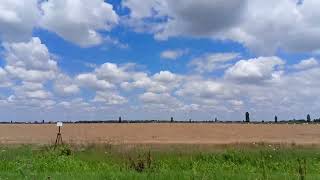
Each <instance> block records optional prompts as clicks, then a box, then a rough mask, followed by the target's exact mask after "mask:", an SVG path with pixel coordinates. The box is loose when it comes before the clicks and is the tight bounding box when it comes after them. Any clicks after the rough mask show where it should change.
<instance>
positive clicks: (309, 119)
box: [307, 114, 311, 122]
mask: <svg viewBox="0 0 320 180" xmlns="http://www.w3.org/2000/svg"><path fill="white" fill-rule="evenodd" d="M307 122H311V117H310V114H308V115H307Z"/></svg>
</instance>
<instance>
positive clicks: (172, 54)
mask: <svg viewBox="0 0 320 180" xmlns="http://www.w3.org/2000/svg"><path fill="white" fill-rule="evenodd" d="M186 53H188V50H181V49H177V50H166V51H163V52H161V54H160V56H161V58H163V59H171V60H175V59H178V58H179V57H181V56H183V55H185V54H186Z"/></svg>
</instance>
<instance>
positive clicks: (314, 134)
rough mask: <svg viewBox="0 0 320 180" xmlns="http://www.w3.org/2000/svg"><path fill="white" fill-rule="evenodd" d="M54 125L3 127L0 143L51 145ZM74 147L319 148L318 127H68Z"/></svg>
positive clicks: (65, 131) (65, 130) (64, 132)
mask: <svg viewBox="0 0 320 180" xmlns="http://www.w3.org/2000/svg"><path fill="white" fill-rule="evenodd" d="M56 133H57V127H56V125H55V124H33V125H31V124H30V125H26V124H21V125H17V124H7V125H0V144H50V143H54V141H55V138H56ZM62 137H63V140H64V142H67V143H74V144H91V143H109V144H212V145H223V144H242V143H243V144H248V143H260V142H264V143H272V144H296V145H320V125H318V124H301V125H297V124H292V125H288V124H188V123H185V124H169V123H168V124H65V125H64V126H63V128H62Z"/></svg>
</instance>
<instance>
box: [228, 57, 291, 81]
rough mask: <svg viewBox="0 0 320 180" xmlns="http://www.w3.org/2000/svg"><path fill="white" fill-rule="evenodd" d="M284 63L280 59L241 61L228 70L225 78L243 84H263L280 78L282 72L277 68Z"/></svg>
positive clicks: (266, 58)
mask: <svg viewBox="0 0 320 180" xmlns="http://www.w3.org/2000/svg"><path fill="white" fill-rule="evenodd" d="M284 63H285V62H284V61H283V60H282V59H280V58H278V57H259V58H255V59H249V60H240V61H238V62H237V63H236V64H235V65H234V66H232V67H230V68H228V69H227V70H226V72H225V77H226V78H227V79H232V80H235V81H239V82H241V83H261V82H264V81H268V80H272V79H275V78H278V76H279V75H281V72H282V71H281V70H279V69H277V68H278V67H280V66H281V65H283V64H284Z"/></svg>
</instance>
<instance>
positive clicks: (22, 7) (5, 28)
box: [0, 0, 40, 42]
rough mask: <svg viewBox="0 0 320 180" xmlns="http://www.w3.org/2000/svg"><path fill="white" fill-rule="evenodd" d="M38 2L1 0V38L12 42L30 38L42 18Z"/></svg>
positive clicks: (30, 0)
mask: <svg viewBox="0 0 320 180" xmlns="http://www.w3.org/2000/svg"><path fill="white" fill-rule="evenodd" d="M37 3H38V1H37V0H25V1H20V0H1V1H0V40H3V41H10V42H12V41H21V40H26V39H29V37H30V36H31V34H32V30H33V28H34V27H35V26H37V24H38V20H39V18H40V11H39V9H38V4H37Z"/></svg>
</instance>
